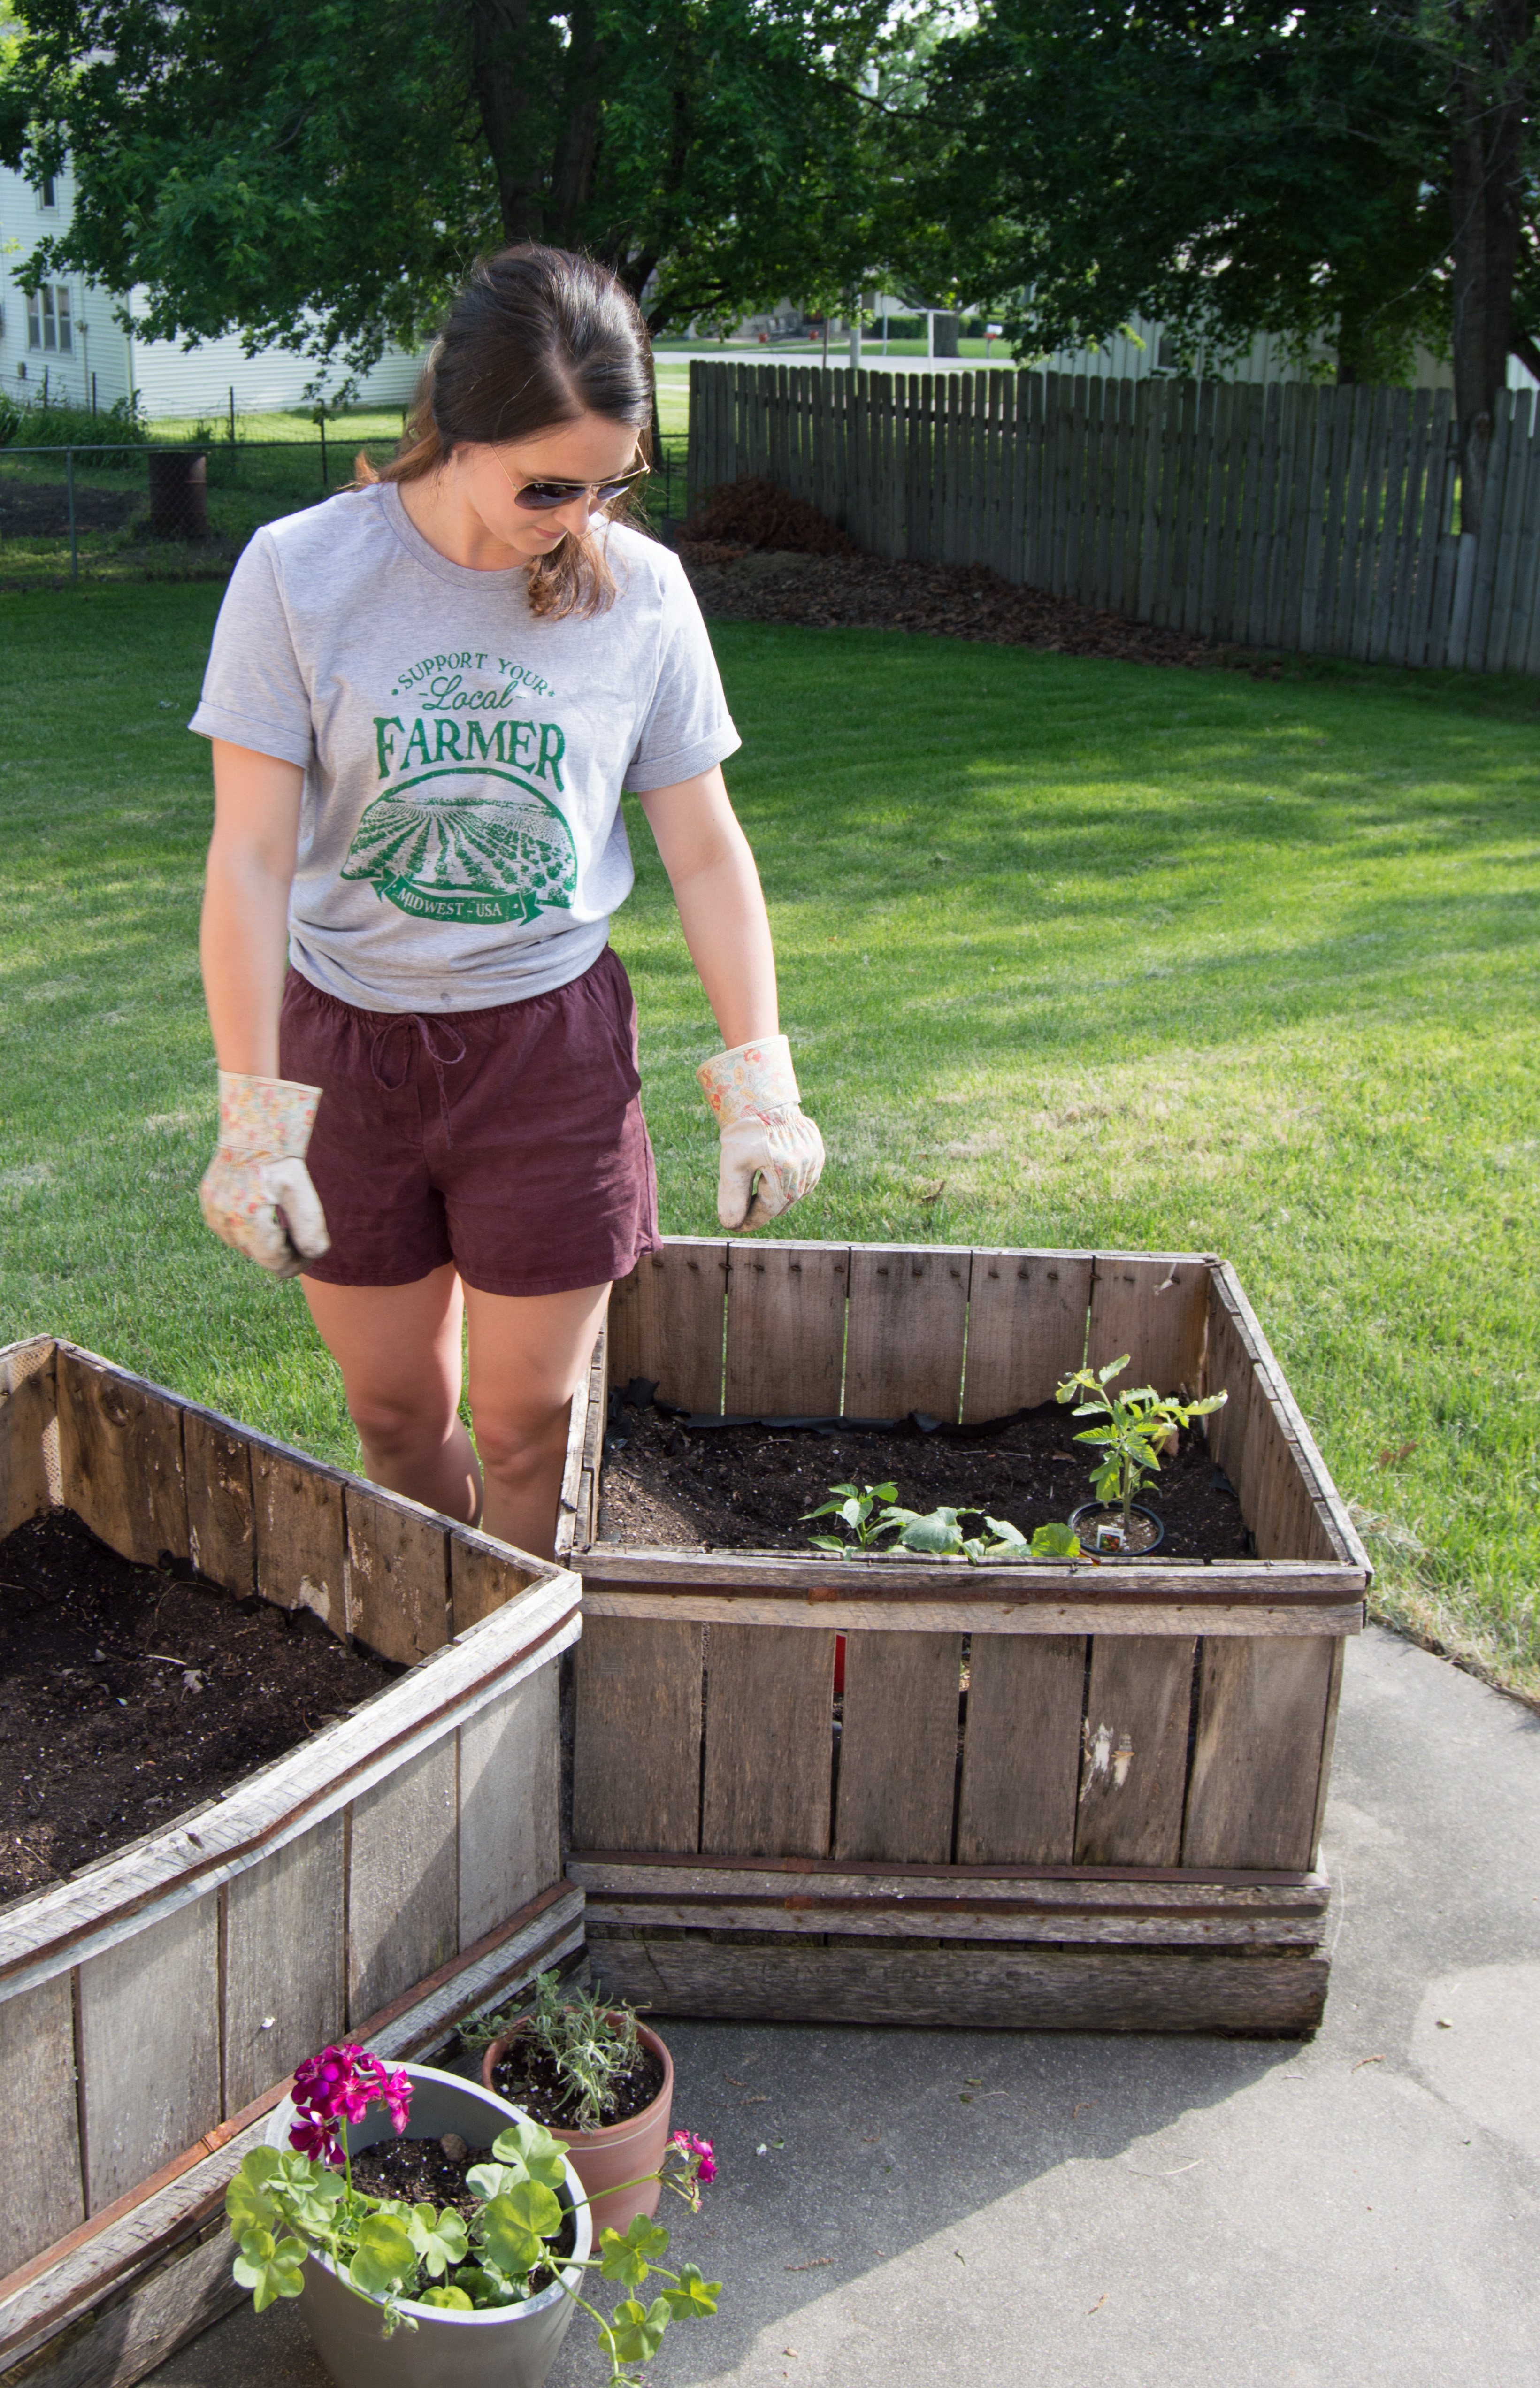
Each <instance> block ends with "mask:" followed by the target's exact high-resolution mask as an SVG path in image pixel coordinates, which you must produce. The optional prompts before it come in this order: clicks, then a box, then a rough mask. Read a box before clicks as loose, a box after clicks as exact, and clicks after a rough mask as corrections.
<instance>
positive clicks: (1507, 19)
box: [1448, 0, 1530, 531]
mask: <svg viewBox="0 0 1540 2388" xmlns="http://www.w3.org/2000/svg"><path fill="white" fill-rule="evenodd" d="M1460 13H1461V16H1462V17H1463V19H1464V31H1465V34H1466V39H1467V43H1468V44H1469V46H1468V48H1467V51H1466V56H1465V57H1464V59H1463V60H1462V62H1461V63H1460V64H1459V65H1458V66H1457V68H1456V69H1455V71H1454V74H1453V76H1452V78H1451V83H1450V90H1449V99H1448V108H1449V115H1450V119H1451V128H1450V129H1451V134H1452V142H1451V161H1450V162H1451V171H1450V178H1449V187H1450V205H1451V210H1452V213H1453V219H1454V237H1453V242H1452V246H1451V251H1450V254H1451V258H1452V260H1453V265H1454V322H1453V325H1452V346H1453V349H1454V361H1455V413H1456V417H1457V423H1458V426H1459V456H1460V527H1461V529H1462V530H1466V531H1479V530H1480V528H1481V527H1482V513H1483V504H1484V502H1485V497H1486V465H1487V457H1488V454H1489V452H1490V450H1491V446H1492V419H1493V413H1494V411H1495V406H1496V402H1497V392H1498V391H1499V390H1500V389H1501V388H1502V387H1503V384H1504V381H1505V379H1506V376H1507V372H1508V348H1509V345H1510V342H1511V337H1512V326H1513V281H1514V273H1515V271H1516V268H1517V265H1518V260H1519V242H1520V234H1521V223H1522V199H1523V190H1522V164H1523V159H1522V146H1523V136H1524V124H1525V114H1526V98H1527V95H1526V92H1525V89H1524V83H1523V61H1522V56H1521V54H1522V50H1523V47H1524V44H1525V43H1526V41H1527V37H1528V33H1529V13H1530V12H1529V0H1489V5H1487V6H1477V7H1472V8H1471V9H1470V11H1469V12H1466V11H1461V12H1460ZM1478 44H1479V45H1480V46H1479V48H1478V46H1477V45H1478Z"/></svg>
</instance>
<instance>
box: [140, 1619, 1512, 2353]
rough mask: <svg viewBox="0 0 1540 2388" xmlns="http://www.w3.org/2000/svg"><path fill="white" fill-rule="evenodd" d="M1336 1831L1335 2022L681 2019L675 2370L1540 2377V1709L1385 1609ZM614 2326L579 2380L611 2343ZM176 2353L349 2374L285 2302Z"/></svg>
mask: <svg viewBox="0 0 1540 2388" xmlns="http://www.w3.org/2000/svg"><path fill="white" fill-rule="evenodd" d="M1327 1861H1328V1863H1329V1864H1330V1869H1331V1871H1332V1873H1333V1874H1334V1876H1335V1877H1336V1879H1337V1882H1338V1883H1339V1885H1340V1886H1341V1889H1342V1902H1341V1921H1340V1927H1339V1937H1338V1940H1337V1946H1336V1950H1335V1959H1334V1965H1333V1974H1332V1988H1331V1995H1330V2002H1329V2005H1328V2009H1327V2020H1326V2024H1325V2026H1324V2028H1323V2029H1322V2031H1321V2032H1320V2034H1319V2036H1318V2037H1317V2039H1316V2040H1315V2041H1313V2042H1312V2043H1311V2044H1309V2045H1308V2046H1299V2045H1296V2044H1292V2043H1287V2042H1282V2043H1279V2042H1272V2043H1268V2042H1246V2041H1224V2040H1206V2039H1156V2038H1149V2039H1144V2038H1131V2037H1130V2038H1127V2039H1123V2038H1112V2037H1109V2038H1104V2039H1098V2038H1091V2037H1089V2036H1081V2035H1072V2034H1067V2033H1066V2034H1057V2033H1044V2034H1040V2035H1035V2034H1032V2033H1012V2032H951V2033H948V2032H933V2031H927V2032H905V2031H893V2030H874V2031H862V2030H860V2029H859V2028H855V2027H849V2026H785V2025H752V2024H745V2025H742V2026H736V2025H727V2024H673V2025H670V2026H667V2028H668V2040H669V2044H670V2047H671V2048H672V2050H673V2053H674V2061H675V2065H676V2068H677V2074H678V2089H677V2091H676V2098H675V2119H676V2122H678V2123H679V2124H681V2125H684V2126H687V2127H688V2128H692V2129H694V2130H698V2131H701V2132H703V2133H704V2134H706V2136H707V2137H708V2138H710V2139H712V2140H714V2141H715V2143H716V2147H717V2153H718V2157H719V2163H720V2166H721V2174H720V2178H719V2181H718V2183H717V2184H716V2186H715V2188H714V2189H713V2190H712V2191H710V2192H708V2195H707V2201H706V2205H705V2206H704V2208H703V2211H702V2213H701V2214H700V2216H699V2217H691V2216H690V2215H689V2214H688V2213H687V2212H686V2211H685V2209H684V2208H683V2207H682V2206H675V2207H674V2213H675V2214H676V2215H677V2216H678V2217H680V2219H679V2223H678V2226H677V2228H676V2229H675V2237H674V2250H675V2253H676V2254H677V2255H690V2256H693V2257H694V2260H696V2261H697V2262H698V2263H700V2265H701V2266H702V2267H703V2269H705V2270H706V2272H707V2273H708V2274H709V2275H710V2276H712V2277H718V2276H719V2277H720V2279H721V2280H722V2281H723V2283H724V2288H723V2293H722V2311H721V2314H720V2315H719V2318H718V2319H717V2320H716V2321H714V2322H690V2323H681V2324H678V2325H676V2326H675V2328H674V2329H673V2330H672V2331H670V2333H669V2336H668V2340H667V2341H666V2343H665V2345H664V2349H663V2352H662V2354H661V2355H660V2356H659V2357H658V2358H657V2360H656V2362H655V2364H654V2365H653V2366H652V2367H651V2369H650V2372H649V2373H648V2375H647V2376H648V2378H649V2380H650V2381H651V2382H653V2383H655V2388H673V2384H674V2383H684V2382H690V2383H706V2382H711V2383H717V2388H729V2383H731V2388H768V2383H770V2382H776V2383H780V2382H784V2381H790V2382H795V2383H796V2388H834V2383H836V2382H837V2383H840V2388H846V2383H850V2382H860V2383H865V2382H882V2383H884V2388H909V2383H911V2382H912V2383H914V2388H920V2383H922V2382H923V2383H925V2388H934V2383H936V2382H957V2383H958V2388H1027V2383H1031V2388H1090V2383H1101V2382H1108V2383H1114V2388H1191V2383H1198V2382H1203V2383H1208V2382H1215V2383H1223V2388H1435V2383H1436V2388H1499V2383H1500V2388H1525V2383H1529V2382H1540V2262H1537V2255H1540V1718H1537V1717H1535V1716H1534V1715H1533V1714H1532V1713H1531V1712H1530V1711H1529V1710H1527V1709H1526V1708H1522V1707H1521V1706H1520V1705H1518V1704H1517V1703H1516V1702H1513V1701H1510V1700H1507V1699H1504V1698H1503V1697H1501V1696H1499V1695H1497V1694H1495V1693H1493V1692H1489V1691H1487V1690H1486V1689H1485V1688H1484V1687H1483V1685H1482V1684H1480V1683H1476V1682H1474V1681H1472V1680H1471V1678H1470V1677H1469V1676H1467V1675H1463V1674H1461V1673H1459V1672H1458V1671H1457V1670H1456V1669H1455V1668H1453V1667H1450V1666H1448V1665H1446V1664H1445V1663H1444V1662H1443V1661H1442V1660H1440V1659H1437V1658H1430V1657H1429V1656H1428V1655H1427V1654H1426V1653H1425V1652H1423V1651H1420V1650H1417V1649H1414V1648H1412V1647H1411V1646H1410V1645H1407V1644H1406V1643H1404V1642H1401V1641H1399V1640H1397V1639H1396V1638H1395V1637H1394V1636H1393V1635H1391V1634H1389V1633H1385V1632H1370V1633H1369V1634H1368V1635H1366V1637H1365V1638H1364V1639H1363V1640H1362V1641H1361V1642H1358V1643H1355V1645H1353V1646H1352V1647H1351V1649H1350V1651H1349V1654H1348V1666H1347V1673H1346V1681H1345V1685H1344V1691H1343V1713H1342V1721H1341V1726H1340V1729H1339V1732H1338V1736H1337V1754H1336V1767H1335V1782H1334V1791H1333V1797H1332V1800H1331V1805H1330V1810H1329V1816H1328V1832H1327ZM659 2218H660V2220H668V2218H669V2217H668V2216H666V2215H664V2216H660V2217H659ZM591 2342H592V2325H590V2324H587V2323H586V2322H584V2320H583V2318H582V2317H580V2316H579V2324H578V2327H577V2328H575V2330H574V2331H573V2333H572V2336H571V2338H570V2339H569V2341H568V2344H567V2347H566V2349H565V2350H564V2352H563V2354H562V2356H561V2357H560V2358H559V2360H558V2363H557V2366H556V2369H555V2370H554V2372H553V2373H552V2375H551V2388H590V2383H598V2382H601V2381H602V2380H603V2379H604V2378H605V2376H606V2372H605V2366H604V2365H603V2364H602V2363H601V2362H600V2361H599V2359H598V2357H597V2356H596V2354H595V2353H594V2352H593V2351H592V2344H591ZM155 2378H156V2381H157V2382H158V2383H159V2388H247V2383H249V2388H259V2383H260V2388H320V2383H322V2382H324V2381H325V2373H324V2372H323V2371H322V2370H321V2369H320V2366H319V2365H318V2364H317V2363H316V2362H315V2360H314V2358H313V2356H312V2355H311V2354H310V2352H309V2349H308V2347H307V2345H306V2344H305V2340H304V2336H303V2332H302V2330H301V2329H300V2327H299V2323H298V2320H297V2317H296V2315H295V2313H294V2309H293V2308H292V2307H291V2306H285V2307H281V2308H274V2310H273V2311H272V2312H270V2313H268V2314H266V2315H264V2316H263V2317H262V2318H261V2320H258V2319H257V2318H255V2317H254V2316H253V2315H252V2314H251V2312H250V2310H249V2308H243V2309H242V2310H241V2311H239V2312H237V2313H236V2314H235V2315H233V2316H232V2317H231V2318H229V2319H227V2320H226V2321H224V2322H223V2323H221V2324H220V2325H219V2326H218V2328H216V2329H215V2330H213V2331H210V2332H209V2333H208V2334H207V2335H206V2336H205V2337H204V2338H202V2339H201V2340H199V2341H198V2342H197V2344H195V2345H193V2346H191V2347H188V2348H185V2350H184V2351H183V2353H182V2354H181V2355H179V2356H174V2357H173V2358H172V2361H171V2362H170V2363H168V2364H165V2365H163V2366H162V2367H161V2369H160V2370H159V2372H157V2373H156V2374H155Z"/></svg>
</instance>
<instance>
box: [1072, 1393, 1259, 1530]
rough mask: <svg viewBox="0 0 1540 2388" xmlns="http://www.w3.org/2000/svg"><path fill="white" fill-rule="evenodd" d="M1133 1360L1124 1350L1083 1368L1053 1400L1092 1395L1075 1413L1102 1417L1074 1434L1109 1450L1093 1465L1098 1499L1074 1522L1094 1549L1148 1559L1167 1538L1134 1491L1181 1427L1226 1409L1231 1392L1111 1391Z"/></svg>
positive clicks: (1160, 1522) (1151, 1472)
mask: <svg viewBox="0 0 1540 2388" xmlns="http://www.w3.org/2000/svg"><path fill="white" fill-rule="evenodd" d="M1127 1365H1128V1354H1127V1353H1126V1352H1125V1353H1124V1354H1123V1357H1122V1359H1121V1360H1109V1361H1108V1363H1107V1365H1106V1366H1105V1367H1104V1368H1098V1369H1096V1370H1094V1371H1093V1370H1092V1369H1090V1368H1076V1370H1075V1374H1074V1375H1073V1376H1072V1377H1066V1378H1064V1380H1063V1383H1062V1384H1061V1385H1060V1386H1059V1387H1058V1388H1057V1390H1056V1391H1055V1393H1054V1396H1053V1398H1054V1400H1055V1401H1057V1402H1073V1401H1074V1400H1075V1394H1076V1393H1085V1394H1086V1395H1088V1399H1087V1400H1085V1401H1083V1402H1081V1403H1080V1404H1078V1406H1077V1407H1076V1409H1075V1416H1076V1417H1094V1418H1100V1419H1101V1425H1100V1426H1088V1427H1086V1428H1085V1429H1083V1430H1082V1431H1081V1432H1080V1433H1079V1434H1077V1435H1076V1436H1075V1442H1094V1443H1098V1444H1100V1445H1101V1450H1102V1453H1103V1456H1102V1458H1101V1461H1100V1463H1099V1464H1098V1466H1097V1467H1094V1468H1092V1470H1091V1489H1092V1491H1093V1492H1094V1493H1096V1495H1097V1498H1096V1499H1095V1500H1094V1501H1087V1502H1085V1503H1083V1504H1082V1505H1081V1506H1080V1507H1079V1508H1078V1509H1076V1510H1075V1511H1074V1512H1073V1513H1072V1514H1071V1517H1070V1524H1071V1525H1072V1526H1073V1527H1075V1529H1076V1530H1077V1531H1079V1532H1080V1534H1081V1535H1082V1536H1083V1538H1084V1540H1085V1542H1086V1543H1087V1545H1088V1548H1089V1549H1091V1550H1093V1551H1121V1552H1126V1553H1127V1554H1128V1555H1129V1556H1133V1557H1143V1556H1146V1555H1147V1554H1148V1553H1149V1552H1151V1551H1153V1550H1158V1549H1159V1547H1160V1545H1161V1543H1163V1542H1164V1541H1165V1524H1164V1522H1163V1520H1162V1519H1161V1518H1158V1517H1157V1516H1156V1515H1155V1512H1154V1510H1153V1509H1147V1508H1145V1507H1144V1506H1143V1505H1141V1504H1139V1503H1138V1502H1136V1501H1135V1499H1134V1495H1135V1493H1137V1492H1138V1491H1139V1487H1140V1486H1141V1485H1142V1484H1143V1482H1144V1481H1145V1479H1146V1478H1147V1477H1150V1476H1155V1475H1158V1474H1159V1472H1160V1464H1161V1462H1160V1454H1161V1445H1162V1444H1163V1443H1165V1442H1168V1441H1169V1440H1170V1438H1171V1437H1172V1436H1173V1435H1174V1434H1175V1433H1176V1431H1177V1428H1178V1427H1184V1426H1189V1425H1190V1423H1191V1421H1192V1420H1193V1419H1194V1418H1195V1417H1204V1416H1207V1415H1208V1413H1209V1411H1210V1410H1216V1409H1221V1408H1223V1406H1224V1404H1225V1402H1226V1401H1227V1400H1228V1394H1226V1393H1223V1392H1218V1393H1210V1394H1208V1395H1207V1396H1206V1398H1205V1399H1203V1401H1197V1402H1179V1401H1177V1400H1176V1399H1175V1398H1173V1397H1169V1396H1166V1397H1163V1396H1162V1395H1161V1394H1159V1393H1157V1392H1156V1391H1155V1389H1154V1387H1153V1385H1139V1386H1136V1387H1135V1388H1134V1389H1133V1390H1132V1391H1126V1392H1121V1393H1114V1392H1109V1391H1108V1390H1107V1388H1108V1386H1109V1385H1110V1384H1111V1383H1112V1380H1113V1378H1114V1377H1116V1376H1120V1375H1121V1374H1122V1372H1123V1370H1124V1369H1125V1368H1126V1366H1127Z"/></svg>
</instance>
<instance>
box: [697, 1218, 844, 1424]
mask: <svg viewBox="0 0 1540 2388" xmlns="http://www.w3.org/2000/svg"><path fill="white" fill-rule="evenodd" d="M849 1273H850V1256H849V1253H848V1252H847V1251H846V1248H845V1246H844V1245H842V1244H757V1245H755V1244H742V1245H739V1246H738V1247H737V1248H736V1249H735V1250H734V1251H733V1254H732V1270H731V1275H730V1293H729V1298H728V1307H727V1399H726V1404H725V1406H726V1407H727V1408H728V1409H729V1410H734V1411H749V1412H753V1413H756V1414H757V1415H758V1416H769V1417H819V1416H833V1415H834V1414H835V1413H836V1412H837V1411H838V1409H839V1406H840V1385H841V1380H842V1378H843V1375H844V1369H845V1298H846V1286H847V1284H848V1282H849Z"/></svg>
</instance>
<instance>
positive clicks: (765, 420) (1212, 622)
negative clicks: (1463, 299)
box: [689, 359, 1540, 675]
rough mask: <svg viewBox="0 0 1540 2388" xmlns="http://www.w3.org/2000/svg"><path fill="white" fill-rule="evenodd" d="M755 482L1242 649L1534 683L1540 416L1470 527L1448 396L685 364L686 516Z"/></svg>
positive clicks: (1014, 576) (930, 558)
mask: <svg viewBox="0 0 1540 2388" xmlns="http://www.w3.org/2000/svg"><path fill="white" fill-rule="evenodd" d="M745 474H759V475H763V476H766V477H767V478H768V479H770V480H771V481H773V482H774V483H775V484H776V485H777V487H779V488H781V489H786V490H789V491H790V492H791V493H792V494H793V495H794V496H796V497H800V498H805V499H807V500H808V502H810V503H811V504H813V505H815V506H817V507H818V509H819V511H820V512H821V514H826V515H827V516H828V517H829V518H830V519H831V520H832V521H834V522H835V523H838V524H839V525H840V526H841V527H843V528H844V529H846V530H847V531H848V532H849V533H850V536H851V537H852V538H853V539H854V540H856V541H857V542H858V544H859V546H861V547H862V548H864V549H866V550H867V551H868V552H869V553H872V554H875V555H884V556H895V557H902V558H907V559H910V560H912V561H916V562H934V563H942V564H982V565H990V566H992V567H993V569H994V570H995V571H997V572H998V573H999V574H1000V575H1001V576H1002V578H1005V579H1007V580H1012V581H1018V582H1023V583H1025V584H1026V585H1028V586H1030V587H1032V588H1037V589H1045V590H1048V591H1051V592H1052V593H1053V594H1054V595H1056V596H1067V597H1074V598H1077V599H1079V600H1080V601H1081V602H1082V603H1086V604H1088V605H1094V606H1098V607H1101V608H1104V609H1106V610H1107V611H1109V612H1112V613H1116V614H1122V615H1126V616H1128V617H1130V618H1131V619H1133V620H1136V621H1143V622H1153V623H1156V624H1158V625H1160V626H1162V627H1165V628H1168V629H1178V630H1188V631H1194V632H1197V633H1198V634H1199V635H1201V636H1203V637H1205V638H1214V639H1221V640H1229V641H1237V642H1239V643H1241V644H1244V645H1251V646H1260V647H1272V648H1282V649H1290V650H1295V651H1300V652H1304V653H1306V654H1341V655H1352V656H1355V657H1357V658H1359V659H1360V660H1363V661H1368V662H1376V663H1400V664H1419V665H1450V666H1455V667H1465V668H1467V669H1470V670H1472V671H1513V672H1527V673H1532V674H1536V675H1540V419H1534V417H1533V416H1532V404H1531V393H1530V392H1528V391H1522V392H1520V393H1518V394H1515V393H1513V392H1511V391H1505V392H1504V393H1503V394H1502V395H1501V397H1500V398H1499V400H1498V411H1497V416H1496V421H1495V429H1494V438H1493V445H1492V453H1491V462H1490V467H1489V478H1488V503H1487V507H1486V511H1485V519H1484V521H1483V526H1482V529H1481V532H1480V534H1479V535H1477V534H1473V533H1464V534H1462V532H1461V531H1460V529H1459V527H1458V524H1459V475H1458V459H1457V447H1456V439H1455V432H1454V426H1453V421H1452V401H1451V397H1450V393H1449V392H1448V391H1447V390H1438V391H1433V390H1427V389H1419V390H1407V389H1381V388H1370V387H1355V388H1345V389H1336V388H1332V389H1320V388H1317V387H1314V386H1311V385H1306V384H1301V383H1276V382H1275V383H1271V384H1268V385H1266V386H1263V385H1260V384H1255V383H1228V382H1191V381H1138V382H1136V381H1104V380H1098V379H1095V378H1093V377H1088V376H1087V375H1083V374H1076V375H1070V374H1052V373H977V374H969V373H954V374H879V373H844V372H841V373H825V372H823V371H821V369H819V368H817V367H801V366H795V365H784V364H779V365H747V364H738V363H735V362H733V363H719V362H716V361H714V360H705V359H696V360H695V361H694V362H693V363H692V365H691V368H690V467H689V485H690V497H691V502H692V504H694V503H695V502H697V501H698V500H699V499H700V498H701V497H702V496H703V495H704V493H705V492H706V491H707V490H708V489H714V488H717V487H719V486H721V485H722V484H724V483H727V482H731V481H733V480H735V479H737V478H738V477H739V476H741V475H745Z"/></svg>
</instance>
